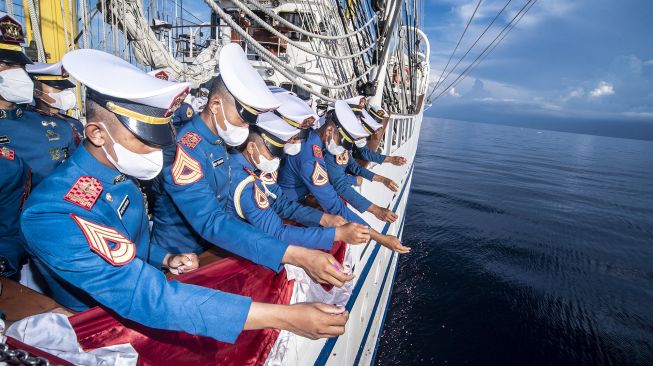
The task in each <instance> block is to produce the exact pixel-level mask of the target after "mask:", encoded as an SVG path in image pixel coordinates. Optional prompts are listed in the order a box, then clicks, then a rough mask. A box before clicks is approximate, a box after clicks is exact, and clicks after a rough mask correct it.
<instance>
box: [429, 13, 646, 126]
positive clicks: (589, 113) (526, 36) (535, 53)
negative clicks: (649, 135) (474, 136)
mask: <svg viewBox="0 0 653 366" xmlns="http://www.w3.org/2000/svg"><path fill="white" fill-rule="evenodd" d="M427 1H428V2H427V6H426V8H427V10H426V14H425V22H426V23H425V29H426V32H427V34H428V36H429V39H430V41H431V48H432V53H431V65H432V70H433V71H432V75H431V77H432V78H435V79H437V77H438V76H439V74H440V71H441V70H442V68H443V67H444V65H445V63H446V61H447V59H448V57H449V55H450V53H451V50H453V48H454V47H455V44H456V41H457V40H458V37H459V35H460V33H461V32H462V30H463V28H464V25H465V22H466V20H467V19H468V18H469V15H470V14H471V12H472V11H473V9H474V7H475V5H476V3H477V0H467V1H464V0H458V1H456V0H438V1H435V0H427ZM525 2H526V0H513V2H512V3H511V5H510V7H509V9H510V10H509V11H508V12H507V13H508V14H507V16H506V17H504V19H502V22H503V24H505V22H506V21H507V20H508V19H509V18H511V17H512V16H513V15H514V13H515V12H516V11H517V10H518V9H519V8H520V7H521V6H522V5H523V4H524V3H525ZM505 3H506V1H505V0H500V1H496V0H485V1H483V2H482V4H481V6H480V8H479V14H477V17H476V18H475V21H474V22H473V23H472V26H471V27H470V30H469V31H468V34H467V36H466V37H465V41H463V42H462V44H461V46H460V48H461V49H462V50H466V49H467V47H468V45H469V44H471V42H473V41H474V40H475V39H476V36H477V35H478V34H480V32H481V30H482V29H483V28H484V26H485V25H486V24H488V22H489V21H490V20H491V18H492V17H494V15H495V14H496V13H497V12H498V11H499V9H500V8H501V7H502V6H503V5H504V4H505ZM479 15H480V17H479ZM493 29H494V32H492V31H490V32H489V34H487V35H486V36H485V37H484V38H483V39H484V41H481V42H480V43H481V44H486V43H485V42H489V41H491V39H492V38H494V37H493V35H494V34H496V32H498V30H499V28H493ZM478 49H479V50H481V49H482V47H479V48H478ZM463 52H464V51H463ZM459 54H462V53H461V52H460V51H459ZM470 56H472V57H469V60H470V61H471V60H473V58H474V57H475V55H470ZM454 60H457V57H454ZM461 65H466V62H463V63H462V64H461ZM460 70H462V68H460ZM453 76H455V74H454V75H452V77H450V79H449V80H453V79H454V77H453ZM445 84H446V85H448V82H447V83H445ZM427 113H428V114H429V115H433V116H442V117H448V118H455V119H465V120H473V121H492V122H499V123H501V122H505V123H508V124H510V123H512V122H517V120H519V122H520V123H524V122H527V121H528V120H532V121H538V122H539V123H540V124H541V123H544V122H545V121H552V123H558V124H559V123H562V122H566V123H574V122H587V121H615V122H618V121H622V122H626V123H645V122H650V123H651V124H650V127H651V128H652V129H653V3H651V1H650V0H649V1H644V0H628V1H617V0H612V1H609V0H576V1H569V0H539V1H538V2H537V3H536V4H535V5H534V7H533V8H532V9H531V11H530V12H529V13H528V14H527V15H526V16H525V17H524V19H522V21H521V22H520V24H519V25H518V26H517V27H516V28H515V29H514V30H513V31H512V32H511V33H510V34H509V35H508V37H507V38H506V39H505V40H504V41H503V43H502V44H501V45H499V47H498V48H496V49H495V50H494V52H493V53H492V54H491V55H490V56H489V57H487V58H486V59H485V61H484V62H483V63H482V64H480V65H479V66H478V67H477V68H476V69H474V71H473V72H472V73H471V74H470V75H469V76H468V77H467V79H465V80H464V81H463V82H462V83H460V84H459V85H458V86H457V87H456V88H455V90H452V91H450V92H449V93H448V94H446V95H443V96H442V97H441V98H440V99H438V100H437V101H436V102H435V103H434V105H433V107H432V108H431V109H430V110H429V111H428V112H427Z"/></svg>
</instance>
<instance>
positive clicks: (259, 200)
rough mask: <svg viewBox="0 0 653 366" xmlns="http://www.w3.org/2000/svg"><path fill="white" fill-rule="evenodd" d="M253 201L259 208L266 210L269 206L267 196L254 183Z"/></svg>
mask: <svg viewBox="0 0 653 366" xmlns="http://www.w3.org/2000/svg"><path fill="white" fill-rule="evenodd" d="M254 202H256V206H258V208H260V209H261V210H267V209H268V207H270V201H268V196H267V195H266V194H265V192H263V191H262V190H261V188H259V187H258V185H257V184H256V183H254Z"/></svg>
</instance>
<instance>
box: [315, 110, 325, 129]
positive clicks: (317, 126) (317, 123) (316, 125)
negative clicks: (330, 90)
mask: <svg viewBox="0 0 653 366" xmlns="http://www.w3.org/2000/svg"><path fill="white" fill-rule="evenodd" d="M324 123H326V114H325V115H324V116H322V117H320V119H318V120H317V121H315V123H313V129H314V130H317V129H319V128H320V127H322V126H323V125H324Z"/></svg>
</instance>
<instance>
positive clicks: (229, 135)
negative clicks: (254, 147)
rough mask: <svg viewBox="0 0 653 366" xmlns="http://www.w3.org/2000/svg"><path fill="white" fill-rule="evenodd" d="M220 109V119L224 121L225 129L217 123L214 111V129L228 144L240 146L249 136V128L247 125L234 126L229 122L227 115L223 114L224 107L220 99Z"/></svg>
mask: <svg viewBox="0 0 653 366" xmlns="http://www.w3.org/2000/svg"><path fill="white" fill-rule="evenodd" d="M220 109H221V110H222V120H223V121H224V124H225V126H227V129H226V130H223V129H222V128H220V125H219V124H218V119H217V118H215V113H213V123H214V124H215V129H216V130H218V135H220V137H221V138H222V139H223V140H224V142H225V143H226V144H227V145H229V146H240V145H242V144H243V142H245V140H247V136H249V128H247V127H236V126H235V125H233V124H232V123H231V122H229V121H228V120H227V117H226V116H225V114H224V107H223V106H222V101H220Z"/></svg>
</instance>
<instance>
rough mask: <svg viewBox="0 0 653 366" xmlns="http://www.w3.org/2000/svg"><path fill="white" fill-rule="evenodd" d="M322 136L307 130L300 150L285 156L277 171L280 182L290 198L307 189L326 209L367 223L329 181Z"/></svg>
mask: <svg viewBox="0 0 653 366" xmlns="http://www.w3.org/2000/svg"><path fill="white" fill-rule="evenodd" d="M322 148H323V144H322V140H321V139H320V137H319V136H318V134H317V132H315V131H313V130H309V133H308V136H307V137H306V140H304V141H302V148H301V151H300V152H299V154H297V155H294V156H286V158H285V161H284V164H283V165H282V166H281V170H280V172H279V186H281V188H282V189H283V193H284V194H285V195H287V196H288V198H289V199H291V200H295V201H300V200H302V199H304V197H306V195H307V194H308V193H309V192H310V193H312V194H313V196H314V197H315V199H317V201H318V203H319V204H320V206H321V207H322V209H324V210H325V211H326V212H328V213H330V214H332V215H340V216H342V217H343V218H344V219H345V220H347V221H351V222H358V223H360V224H363V225H367V223H366V222H365V220H363V219H362V218H361V217H360V216H358V215H357V214H355V213H354V212H353V211H351V210H350V209H349V208H348V207H347V205H345V203H344V202H342V200H340V197H338V194H337V193H336V191H335V190H334V189H333V186H332V185H331V184H330V183H329V175H328V173H327V170H326V166H325V163H324V159H323V157H322Z"/></svg>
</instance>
